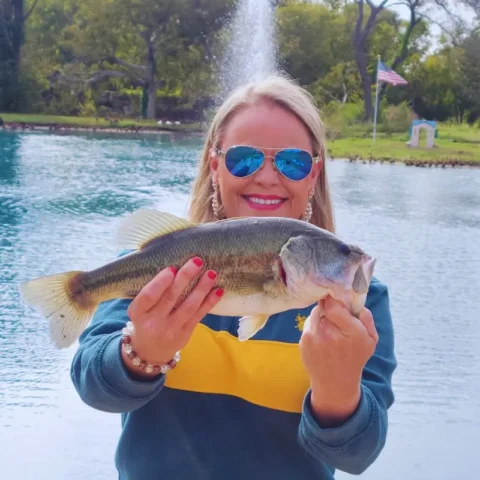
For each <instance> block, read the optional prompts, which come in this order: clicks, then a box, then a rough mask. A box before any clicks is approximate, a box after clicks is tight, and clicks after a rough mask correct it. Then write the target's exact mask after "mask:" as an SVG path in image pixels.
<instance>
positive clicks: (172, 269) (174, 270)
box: [169, 267, 178, 275]
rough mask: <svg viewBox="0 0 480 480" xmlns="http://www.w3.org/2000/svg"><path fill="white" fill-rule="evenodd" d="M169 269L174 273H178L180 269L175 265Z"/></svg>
mask: <svg viewBox="0 0 480 480" xmlns="http://www.w3.org/2000/svg"><path fill="white" fill-rule="evenodd" d="M169 270H170V271H171V272H172V273H173V274H174V275H176V274H177V272H178V270H177V269H176V268H175V267H170V268H169Z"/></svg>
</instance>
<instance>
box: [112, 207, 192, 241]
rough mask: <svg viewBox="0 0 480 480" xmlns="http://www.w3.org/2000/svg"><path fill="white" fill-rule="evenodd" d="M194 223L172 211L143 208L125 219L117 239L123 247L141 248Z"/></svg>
mask: <svg viewBox="0 0 480 480" xmlns="http://www.w3.org/2000/svg"><path fill="white" fill-rule="evenodd" d="M193 225H194V224H193V223H191V222H189V221H188V220H185V219H183V218H179V217H176V216H175V215H172V214H171V213H166V212H159V211H158V210H153V209H149V208H141V209H140V210H137V211H135V212H133V213H132V214H131V215H129V216H128V217H127V218H125V219H124V220H123V222H122V224H121V225H120V228H119V230H118V232H117V241H118V243H119V245H120V246H121V247H123V248H126V249H129V250H130V249H132V250H139V249H141V248H142V247H143V246H145V244H146V243H148V242H150V241H151V240H153V239H154V238H157V237H161V236H162V235H166V234H167V233H171V232H175V231H177V230H183V229H184V228H188V227H192V226H193Z"/></svg>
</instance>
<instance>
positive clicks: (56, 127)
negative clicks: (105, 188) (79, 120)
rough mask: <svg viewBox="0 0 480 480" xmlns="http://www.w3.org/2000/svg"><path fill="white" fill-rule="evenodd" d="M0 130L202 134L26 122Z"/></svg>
mask: <svg viewBox="0 0 480 480" xmlns="http://www.w3.org/2000/svg"><path fill="white" fill-rule="evenodd" d="M0 130H6V131H9V132H27V131H31V132H35V131H46V132H91V133H98V132H105V133H150V134H151V133H203V131H202V129H200V128H196V127H192V128H191V129H186V128H179V127H176V126H174V125H172V126H169V125H167V126H164V125H162V126H159V127H147V126H141V125H138V126H136V125H134V126H128V127H122V126H113V125H110V126H108V125H105V126H104V125H98V126H95V127H93V126H91V125H69V124H66V123H30V122H29V123H26V122H4V124H3V125H1V126H0Z"/></svg>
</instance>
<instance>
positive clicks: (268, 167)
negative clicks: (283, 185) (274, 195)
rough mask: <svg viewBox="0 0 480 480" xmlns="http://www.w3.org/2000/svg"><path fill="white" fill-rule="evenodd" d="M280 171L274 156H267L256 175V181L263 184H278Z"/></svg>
mask: <svg viewBox="0 0 480 480" xmlns="http://www.w3.org/2000/svg"><path fill="white" fill-rule="evenodd" d="M279 175H280V174H279V172H278V170H277V167H276V166H275V163H274V162H273V158H271V157H266V158H265V161H264V162H263V165H262V166H261V168H260V169H259V170H257V172H256V173H255V175H254V181H255V182H257V183H261V184H268V185H272V184H277V183H279Z"/></svg>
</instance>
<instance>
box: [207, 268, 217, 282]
mask: <svg viewBox="0 0 480 480" xmlns="http://www.w3.org/2000/svg"><path fill="white" fill-rule="evenodd" d="M208 278H209V279H210V280H215V279H216V278H217V274H216V273H215V272H214V271H213V270H210V271H209V272H208Z"/></svg>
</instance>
